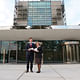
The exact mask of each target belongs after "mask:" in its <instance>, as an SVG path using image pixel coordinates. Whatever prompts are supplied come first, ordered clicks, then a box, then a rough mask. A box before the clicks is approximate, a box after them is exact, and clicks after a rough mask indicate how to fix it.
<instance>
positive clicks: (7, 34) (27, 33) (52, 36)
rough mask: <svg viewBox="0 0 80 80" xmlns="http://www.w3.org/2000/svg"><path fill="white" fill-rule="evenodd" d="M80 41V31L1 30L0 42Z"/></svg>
mask: <svg viewBox="0 0 80 80" xmlns="http://www.w3.org/2000/svg"><path fill="white" fill-rule="evenodd" d="M29 37H33V39H34V40H80V29H29V30H0V40H28V38H29Z"/></svg>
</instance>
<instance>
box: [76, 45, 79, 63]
mask: <svg viewBox="0 0 80 80" xmlns="http://www.w3.org/2000/svg"><path fill="white" fill-rule="evenodd" d="M76 51H77V61H78V62H79V45H78V44H77V45H76Z"/></svg>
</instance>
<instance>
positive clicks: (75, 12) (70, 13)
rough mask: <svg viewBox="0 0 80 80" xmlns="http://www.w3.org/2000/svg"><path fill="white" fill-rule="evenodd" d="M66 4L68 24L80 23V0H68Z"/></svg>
mask: <svg viewBox="0 0 80 80" xmlns="http://www.w3.org/2000/svg"><path fill="white" fill-rule="evenodd" d="M65 4H66V5H65V8H66V19H67V24H68V25H78V24H80V10H79V7H80V0H66V1H65Z"/></svg>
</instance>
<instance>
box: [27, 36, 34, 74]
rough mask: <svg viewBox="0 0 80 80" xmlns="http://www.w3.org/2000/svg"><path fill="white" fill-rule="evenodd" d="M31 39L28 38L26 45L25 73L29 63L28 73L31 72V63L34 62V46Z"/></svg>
mask: <svg viewBox="0 0 80 80" xmlns="http://www.w3.org/2000/svg"><path fill="white" fill-rule="evenodd" d="M32 41H33V40H32V37H30V38H29V42H28V44H27V45H26V59H27V71H26V73H27V72H29V63H30V71H31V72H33V61H34V48H35V44H34V43H33V42H32Z"/></svg>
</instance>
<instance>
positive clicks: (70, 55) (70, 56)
mask: <svg viewBox="0 0 80 80" xmlns="http://www.w3.org/2000/svg"><path fill="white" fill-rule="evenodd" d="M69 52H70V61H71V62H72V50H71V46H70V45H69Z"/></svg>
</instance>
